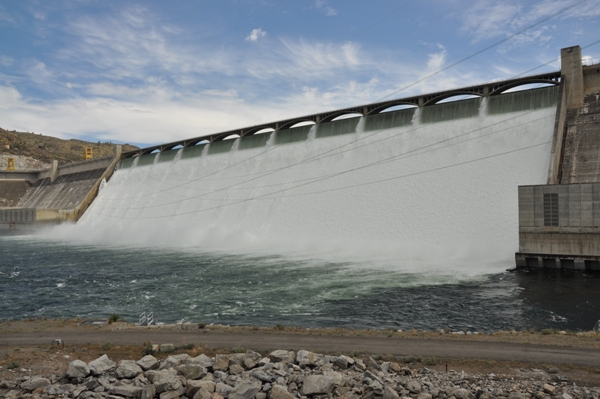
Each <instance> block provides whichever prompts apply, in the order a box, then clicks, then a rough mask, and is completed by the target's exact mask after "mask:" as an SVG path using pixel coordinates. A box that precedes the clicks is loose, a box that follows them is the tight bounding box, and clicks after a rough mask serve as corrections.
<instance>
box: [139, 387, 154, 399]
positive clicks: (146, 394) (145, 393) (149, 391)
mask: <svg viewBox="0 0 600 399" xmlns="http://www.w3.org/2000/svg"><path fill="white" fill-rule="evenodd" d="M154 395H156V387H155V386H154V385H146V386H145V387H143V388H142V394H141V396H140V399H153V398H154Z"/></svg>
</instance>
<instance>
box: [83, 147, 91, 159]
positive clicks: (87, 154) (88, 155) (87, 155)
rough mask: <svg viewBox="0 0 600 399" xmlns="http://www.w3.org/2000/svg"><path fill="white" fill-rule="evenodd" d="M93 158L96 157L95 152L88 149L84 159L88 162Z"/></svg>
mask: <svg viewBox="0 0 600 399" xmlns="http://www.w3.org/2000/svg"><path fill="white" fill-rule="evenodd" d="M93 157H94V152H93V151H92V149H91V147H86V148H85V154H84V158H83V159H85V160H86V161H87V160H88V159H92V158H93Z"/></svg>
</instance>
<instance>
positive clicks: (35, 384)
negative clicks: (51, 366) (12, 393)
mask: <svg viewBox="0 0 600 399" xmlns="http://www.w3.org/2000/svg"><path fill="white" fill-rule="evenodd" d="M49 385H50V380H49V379H47V378H42V377H32V378H30V379H29V380H27V381H24V382H23V383H22V384H21V389H24V390H26V391H35V390H36V389H38V388H44V387H47V386H49Z"/></svg>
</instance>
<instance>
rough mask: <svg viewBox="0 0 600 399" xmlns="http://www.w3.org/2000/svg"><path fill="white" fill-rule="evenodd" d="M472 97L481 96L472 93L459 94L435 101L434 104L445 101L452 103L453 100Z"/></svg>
mask: <svg viewBox="0 0 600 399" xmlns="http://www.w3.org/2000/svg"><path fill="white" fill-rule="evenodd" d="M473 98H481V97H480V96H476V95H474V94H459V95H456V96H451V97H447V98H444V99H443V100H440V101H437V102H436V104H445V103H452V102H455V101H463V100H471V99H473Z"/></svg>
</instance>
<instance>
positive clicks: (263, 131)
mask: <svg viewBox="0 0 600 399" xmlns="http://www.w3.org/2000/svg"><path fill="white" fill-rule="evenodd" d="M274 131H275V129H273V128H270V127H266V128H264V129H260V130H259V131H258V132H255V133H254V136H256V135H257V134H265V133H272V132H274Z"/></svg>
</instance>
